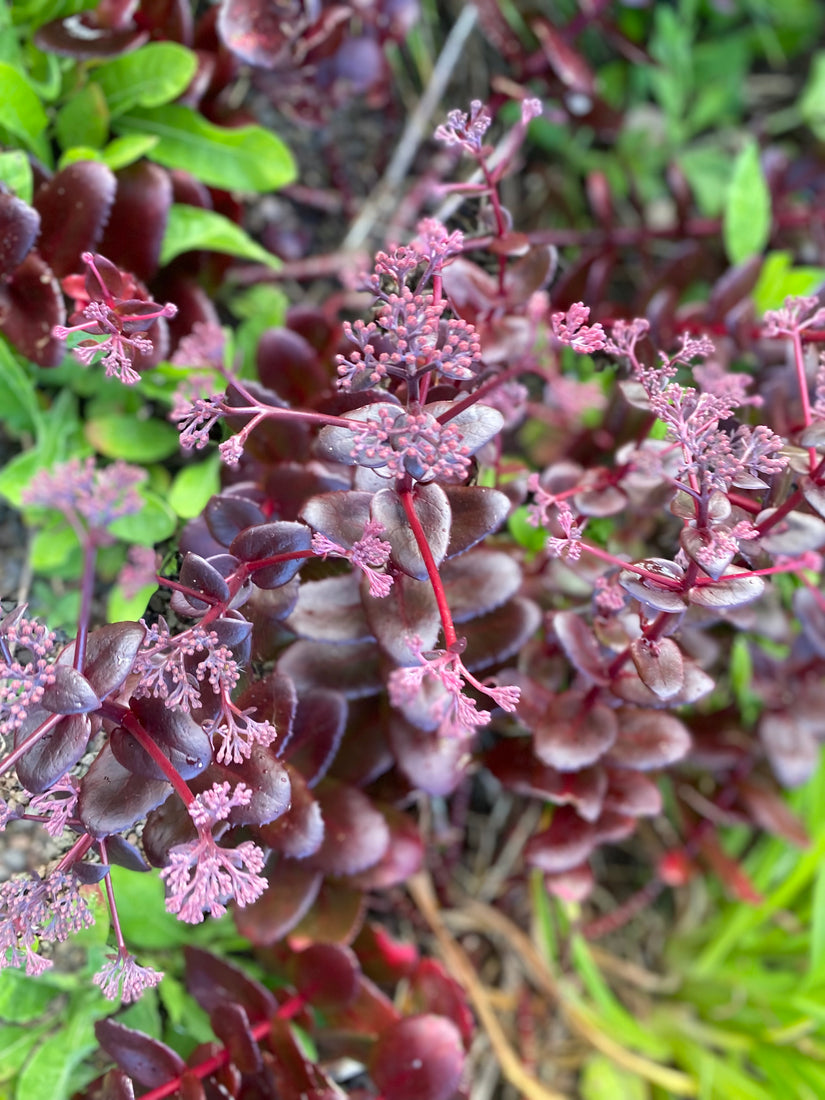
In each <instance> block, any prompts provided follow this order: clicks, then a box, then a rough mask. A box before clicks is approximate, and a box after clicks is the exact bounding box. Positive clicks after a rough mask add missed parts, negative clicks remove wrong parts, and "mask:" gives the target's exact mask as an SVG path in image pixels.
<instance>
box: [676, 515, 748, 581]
mask: <svg viewBox="0 0 825 1100" xmlns="http://www.w3.org/2000/svg"><path fill="white" fill-rule="evenodd" d="M679 541H680V542H681V544H682V549H683V550H684V551H685V553H686V554H687V555H688V557H689V558H690V559H691V560H692V561H694V562H696V564H697V565H698V566H699V568H700V569H702V570H704V572H705V573H707V574H708V576H709V577H713V579H714V580H715V581H718V580H719V578H720V577H721V576H722V574H723V573H724V572H725V570H726V569H727V567H728V566H729V565H730V563H731V562H732V561H733V559H734V556H735V551H734V550H728V549H725V544H724V543H721V542H719V541H718V540H714V537H713V532H712V531H698V530H697V529H696V528H695V527H683V528H682V532H681V535H680V536H679Z"/></svg>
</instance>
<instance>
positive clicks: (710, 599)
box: [687, 517, 813, 610]
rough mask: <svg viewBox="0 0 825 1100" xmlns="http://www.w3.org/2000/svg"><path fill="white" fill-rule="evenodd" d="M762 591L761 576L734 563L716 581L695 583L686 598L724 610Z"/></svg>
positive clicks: (760, 593) (754, 597)
mask: <svg viewBox="0 0 825 1100" xmlns="http://www.w3.org/2000/svg"><path fill="white" fill-rule="evenodd" d="M811 518H813V517H811ZM764 591H765V581H764V580H763V579H762V577H759V576H756V575H755V574H754V573H746V572H744V571H743V570H742V569H739V568H737V567H736V566H735V565H731V566H728V568H727V569H726V570H725V572H724V573H723V574H722V577H721V578H720V579H719V580H718V581H713V582H712V583H710V584H707V585H695V586H694V587H693V588H691V589H690V591H689V592H688V594H687V598H688V601H689V602H690V603H692V604H695V605H697V606H698V607H708V608H712V609H720V610H724V609H727V608H729V607H741V605H742V604H745V603H750V601H751V600H755V599H757V598H758V597H759V596H761V595H762V593H763V592H764Z"/></svg>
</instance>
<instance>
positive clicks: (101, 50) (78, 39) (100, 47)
mask: <svg viewBox="0 0 825 1100" xmlns="http://www.w3.org/2000/svg"><path fill="white" fill-rule="evenodd" d="M93 15H94V13H92V12H78V13H77V14H75V15H69V16H67V17H66V18H65V19H54V20H52V21H51V22H50V23H44V24H43V26H42V27H38V28H37V30H36V31H35V34H34V42H35V45H36V46H38V47H39V48H40V49H41V50H43V51H44V52H45V53H53V54H57V55H58V56H59V57H72V58H74V59H75V61H104V60H105V59H106V58H110V57H120V55H121V54H124V53H130V52H131V51H132V50H136V49H137V48H138V47H139V46H142V45H143V44H144V43H145V42H147V41H148V40H149V32H148V31H142V30H138V29H137V27H135V26H128V27H100V26H98V25H97V23H96V22H95V21H94V18H93Z"/></svg>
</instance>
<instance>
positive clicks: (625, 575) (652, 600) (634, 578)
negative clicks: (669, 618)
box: [619, 558, 685, 613]
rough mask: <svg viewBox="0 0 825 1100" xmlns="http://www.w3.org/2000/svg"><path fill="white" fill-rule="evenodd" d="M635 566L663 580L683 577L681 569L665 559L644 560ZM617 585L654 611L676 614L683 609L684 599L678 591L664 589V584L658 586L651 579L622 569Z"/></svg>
mask: <svg viewBox="0 0 825 1100" xmlns="http://www.w3.org/2000/svg"><path fill="white" fill-rule="evenodd" d="M636 564H637V565H639V566H641V567H642V568H644V569H646V570H647V571H648V572H650V573H654V574H659V575H661V576H662V578H663V579H670V580H675V581H681V579H682V577H683V576H684V570H683V569H682V567H681V566H679V565H677V564H676V563H675V562H672V561H668V560H667V558H646V559H645V560H644V561H640V562H637V563H636ZM619 584H620V585H621V586H622V588H623V589H624V590H625V591H626V592H629V593H630V595H631V596H635V597H636V599H637V600H640V601H641V602H642V603H644V604H647V606H648V607H652V608H653V609H654V610H656V611H672V612H674V613H678V612H680V611H684V609H685V598H684V596H683V594H682V593H681V592H680V591H677V590H675V589H673V588H670V587H666V586H665V584H662V585H661V586H659V585H658V584H656V583H655V582H654V581H653V580H652V579H649V578H647V577H642V576H640V575H639V574H638V573H633V572H631V571H630V570H629V569H623V570H622V571H621V573H619Z"/></svg>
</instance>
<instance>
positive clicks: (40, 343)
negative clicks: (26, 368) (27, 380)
mask: <svg viewBox="0 0 825 1100" xmlns="http://www.w3.org/2000/svg"><path fill="white" fill-rule="evenodd" d="M65 322H66V306H65V304H64V301H63V294H62V293H61V290H60V284H59V283H58V281H57V279H56V278H55V275H54V272H53V271H52V269H51V268H50V267H49V265H48V264H47V263H46V261H45V260H44V259H43V258H42V257H41V256H39V255H38V254H37V252H30V253H29V254H28V256H27V257H26V258H25V260H24V261H23V263H22V264H20V266H19V267H18V268H16V270H15V271H14V273H13V274H12V276H11V278H9V279H8V280H4V281H0V331H2V332H3V333H5V335H6V336H7V337H8V338H9V340H10V341H11V342H12V344H14V346H15V347H16V348H17V350H18V351H19V352H21V353H22V354H23V355H25V356H26V358H27V359H31V361H32V362H33V363H36V364H37V365H38V366H39V367H56V366H57V365H58V363H60V361H61V359H62V358H63V355H64V350H65V349H64V344H63V342H62V341H61V340H55V338H54V337H53V336H52V330H53V329H54V327H55V325H62V324H65Z"/></svg>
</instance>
